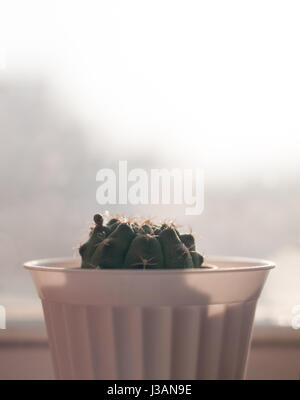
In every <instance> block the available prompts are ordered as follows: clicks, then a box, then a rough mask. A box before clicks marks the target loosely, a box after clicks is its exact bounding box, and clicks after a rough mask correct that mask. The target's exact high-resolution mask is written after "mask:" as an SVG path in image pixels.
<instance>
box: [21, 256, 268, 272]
mask: <svg viewBox="0 0 300 400" xmlns="http://www.w3.org/2000/svg"><path fill="white" fill-rule="evenodd" d="M79 260H80V258H78V257H77V258H72V257H54V258H42V259H37V260H30V261H27V262H25V263H24V267H25V268H26V269H28V270H31V271H47V272H67V273H71V272H76V273H89V274H93V273H94V274H95V273H96V274H105V275H110V274H114V275H124V274H128V275H130V274H131V275H132V274H134V275H136V274H152V275H154V274H196V273H201V274H216V273H224V272H234V271H239V272H247V271H248V272H249V271H259V270H270V269H273V268H275V263H274V262H273V261H269V260H265V259H260V258H250V257H239V256H234V257H231V256H212V257H207V260H208V261H209V262H208V263H204V265H203V267H199V268H185V269H183V268H182V269H144V270H143V269H122V268H119V269H81V268H80V267H62V266H50V265H49V264H63V263H73V264H74V263H75V262H78V261H79ZM224 262H225V263H232V264H237V265H238V264H251V265H244V266H241V265H239V266H232V267H221V266H218V265H215V264H218V263H224Z"/></svg>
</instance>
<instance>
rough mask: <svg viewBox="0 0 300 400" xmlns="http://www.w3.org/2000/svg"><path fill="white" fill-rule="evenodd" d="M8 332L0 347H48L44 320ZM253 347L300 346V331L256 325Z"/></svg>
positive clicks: (12, 325)
mask: <svg viewBox="0 0 300 400" xmlns="http://www.w3.org/2000/svg"><path fill="white" fill-rule="evenodd" d="M7 325H8V326H7V329H6V330H1V331H0V346H13V345H24V346H27V345H31V346H33V345H37V346H41V345H44V346H47V345H48V339H47V332H46V328H45V325H44V322H43V320H35V321H28V320H27V321H11V322H8V324H7ZM252 346H254V347H256V346H288V347H290V346H299V347H300V329H299V330H295V329H292V328H291V327H290V326H278V325H270V324H266V325H255V326H254V328H253V335H252Z"/></svg>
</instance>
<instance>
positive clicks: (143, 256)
mask: <svg viewBox="0 0 300 400" xmlns="http://www.w3.org/2000/svg"><path fill="white" fill-rule="evenodd" d="M94 221H95V226H94V227H93V228H92V230H91V233H90V237H89V240H88V241H87V242H86V243H85V244H83V245H82V246H80V249H79V252H80V255H81V261H80V259H45V260H36V261H30V262H27V263H26V264H25V267H26V268H27V269H29V271H30V273H31V276H32V278H33V280H34V283H35V285H36V288H37V290H38V293H39V296H40V298H41V300H42V304H43V309H44V316H45V320H46V326H47V332H48V337H49V344H50V349H51V354H52V359H53V365H54V370H55V376H56V377H57V378H59V379H242V378H244V376H245V368H246V362H247V356H248V349H249V343H250V337H251V331H252V325H253V319H254V314H255V309H256V303H257V300H258V298H259V295H260V293H261V290H262V288H263V285H264V282H265V280H266V278H267V275H268V273H269V270H270V269H271V268H273V267H274V264H273V263H271V262H269V261H265V260H257V259H246V258H232V257H219V258H216V257H212V258H207V259H205V260H204V259H203V257H202V255H201V254H199V253H198V252H197V251H196V248H195V240H194V237H193V235H191V234H180V233H179V232H178V230H177V229H176V227H175V226H174V225H173V224H154V223H152V222H151V221H145V222H143V223H139V222H138V221H137V220H126V221H125V220H122V219H121V218H113V219H111V220H110V221H109V222H108V223H107V224H106V225H105V224H104V222H103V218H102V217H101V216H100V215H99V214H97V215H96V216H95V217H94Z"/></svg>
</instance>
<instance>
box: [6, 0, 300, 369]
mask: <svg viewBox="0 0 300 400" xmlns="http://www.w3.org/2000/svg"><path fill="white" fill-rule="evenodd" d="M0 3H1V14H0V151H1V157H0V177H1V198H0V254H1V263H0V304H1V305H3V306H5V308H6V312H7V330H6V332H5V334H6V336H7V337H8V339H7V340H8V342H9V340H10V339H9V335H10V332H14V333H15V332H18V330H19V331H22V329H23V328H24V326H28V327H30V329H34V327H39V326H42V324H43V322H42V312H41V307H40V304H39V300H38V298H37V295H36V293H35V289H34V287H33V284H32V283H31V280H30V277H29V274H28V272H26V271H24V270H23V268H22V263H23V262H24V261H27V260H29V259H36V258H44V257H58V256H72V255H76V246H77V245H78V243H79V242H80V241H82V240H84V239H85V238H86V237H87V233H88V229H89V224H90V222H91V218H92V216H93V214H94V213H95V211H98V212H101V211H103V208H101V207H100V206H99V204H97V202H96V189H97V187H98V186H99V183H97V182H96V173H97V171H98V170H99V169H100V168H114V169H116V170H117V166H118V161H119V160H127V161H128V167H129V168H130V169H131V168H137V167H138V168H144V169H146V170H149V169H150V168H168V169H172V168H202V169H203V170H204V175H205V193H204V198H205V206H204V212H203V213H202V214H201V215H200V216H196V217H195V216H194V217H191V216H185V215H184V212H183V208H182V207H180V206H178V207H177V206H174V207H168V206H163V205H162V206H161V207H158V208H157V207H156V208H155V210H153V209H152V208H151V207H149V206H148V207H146V206H144V208H142V209H141V210H139V212H140V213H143V214H145V215H146V216H153V214H155V216H156V215H158V214H160V215H168V214H170V215H169V216H170V217H176V220H177V222H178V223H179V224H182V225H184V226H186V227H192V229H193V232H194V233H195V235H196V237H197V238H198V248H199V249H200V250H201V251H203V252H204V254H206V255H235V256H249V257H262V258H267V259H271V260H273V261H275V262H276V264H277V269H276V270H274V271H272V273H271V274H270V277H269V280H268V282H267V284H266V286H265V289H264V292H263V295H262V297H261V300H260V303H259V307H258V309H257V314H256V324H257V325H258V326H263V327H268V329H269V328H270V327H280V326H282V327H286V328H287V330H289V331H292V330H293V335H294V336H295V333H297V334H298V336H297V337H298V338H299V335H300V331H297V332H295V330H294V329H293V328H292V320H293V318H294V319H295V315H294V314H293V307H295V306H297V305H299V304H300V290H299V285H300V228H299V221H300V207H299V203H300V157H299V154H300V121H299V119H300V114H299V109H300V95H299V93H300V74H299V71H300V52H299V44H300V25H299V17H300V4H299V2H297V1H292V0H288V1H281V0H278V1H266V0H259V1H256V0H253V1H251V2H250V1H243V2H241V1H232V0H229V1H226V2H224V1H218V0H213V1H211V0H210V1H192V0H188V1H182V0H180V1H176V0H175V1H174V0H172V1H171V0H160V1H156V0H152V1H151V2H150V1H144V0H142V1H133V0H126V1H121V0H119V1H117V0H111V1H99V0H98V1H91V0H85V1H81V0H79V1H66V0H60V1H56V0H52V1H51V2H50V1H37V0H26V1H21V0H19V1H18V0H10V1H1V2H0ZM105 209H107V210H109V211H110V212H112V213H114V212H121V213H127V212H129V213H132V212H133V210H132V207H131V208H130V207H128V208H127V207H126V206H119V207H110V206H105ZM154 211H155V212H154ZM299 319H300V318H299ZM298 322H299V320H298ZM298 325H299V327H300V323H299V324H298ZM294 328H295V326H294ZM1 335H2V332H1V331H0V336H1ZM294 336H293V337H294ZM295 337H296V336H295ZM9 343H12V342H9ZM298 367H299V370H298V371H295V373H297V374H298V376H299V374H300V366H299V365H298ZM0 377H1V376H0Z"/></svg>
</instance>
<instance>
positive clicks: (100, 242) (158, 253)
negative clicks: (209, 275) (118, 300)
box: [79, 214, 203, 269]
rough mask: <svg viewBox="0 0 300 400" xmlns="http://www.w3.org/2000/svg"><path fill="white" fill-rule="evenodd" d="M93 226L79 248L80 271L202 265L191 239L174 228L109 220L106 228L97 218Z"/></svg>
mask: <svg viewBox="0 0 300 400" xmlns="http://www.w3.org/2000/svg"><path fill="white" fill-rule="evenodd" d="M94 222H95V227H94V228H93V229H92V231H91V234H90V238H89V240H88V241H87V242H86V243H84V244H83V245H82V246H80V248H79V254H80V255H81V258H82V264H81V267H82V268H100V269H122V268H124V269H179V268H198V267H201V265H202V264H203V256H202V255H201V254H199V253H197V252H196V247H195V239H194V236H193V235H191V234H182V235H180V234H179V232H178V231H177V230H176V228H175V226H174V225H173V224H171V225H168V224H162V225H158V224H153V223H152V222H151V221H149V220H147V221H145V222H144V223H142V224H140V223H138V222H137V221H133V222H131V223H129V222H122V221H121V220H120V219H118V218H112V219H111V220H110V221H109V222H108V223H107V224H106V226H105V225H104V223H103V217H102V216H101V215H100V214H96V215H95V216H94Z"/></svg>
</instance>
